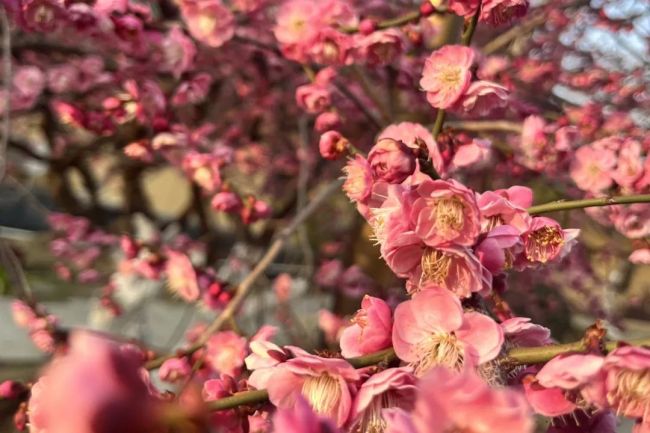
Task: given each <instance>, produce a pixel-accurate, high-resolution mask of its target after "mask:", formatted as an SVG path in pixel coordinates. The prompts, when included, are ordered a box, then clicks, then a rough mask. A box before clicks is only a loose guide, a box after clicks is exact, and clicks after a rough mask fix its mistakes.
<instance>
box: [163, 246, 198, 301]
mask: <svg viewBox="0 0 650 433" xmlns="http://www.w3.org/2000/svg"><path fill="white" fill-rule="evenodd" d="M165 274H166V276H167V285H168V287H169V290H171V291H172V293H174V294H176V295H178V296H180V297H181V298H183V299H184V300H185V301H187V302H192V301H196V300H197V299H198V298H199V296H200V295H201V291H200V289H199V286H198V283H197V277H196V271H195V270H194V266H193V265H192V262H191V261H190V259H189V257H187V256H186V255H185V254H183V253H179V252H176V251H173V250H168V251H167V262H166V264H165Z"/></svg>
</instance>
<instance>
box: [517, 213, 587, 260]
mask: <svg viewBox="0 0 650 433" xmlns="http://www.w3.org/2000/svg"><path fill="white" fill-rule="evenodd" d="M578 233H579V231H577V230H563V229H562V227H561V226H560V224H559V223H558V222H557V221H555V220H553V219H551V218H546V217H535V218H533V219H532V221H531V223H530V228H529V229H528V231H527V232H526V233H524V234H523V235H522V240H523V243H524V253H525V256H526V258H527V259H528V260H529V261H531V262H540V263H546V262H548V261H551V260H553V259H555V258H556V257H561V256H562V255H563V254H565V253H566V252H568V250H569V249H570V248H571V246H572V245H573V240H574V239H575V238H576V237H577V236H578Z"/></svg>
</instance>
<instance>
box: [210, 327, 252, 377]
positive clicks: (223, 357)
mask: <svg viewBox="0 0 650 433" xmlns="http://www.w3.org/2000/svg"><path fill="white" fill-rule="evenodd" d="M247 348H248V345H247V343H246V339H245V338H244V337H242V336H240V335H238V334H237V333H236V332H233V331H222V332H218V333H216V334H214V335H212V336H211V337H210V339H209V340H208V342H207V344H206V354H205V358H206V361H207V363H208V364H209V365H210V367H212V368H213V369H214V370H215V371H217V372H219V373H221V374H227V375H229V376H232V377H237V376H238V375H239V373H240V372H241V368H242V366H243V365H244V358H245V357H246V355H247V354H248V353H247V350H248V349H247Z"/></svg>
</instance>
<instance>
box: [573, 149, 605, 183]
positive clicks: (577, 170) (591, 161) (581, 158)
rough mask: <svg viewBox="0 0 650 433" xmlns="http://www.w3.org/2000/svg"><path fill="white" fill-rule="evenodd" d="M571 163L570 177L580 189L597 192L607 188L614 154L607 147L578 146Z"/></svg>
mask: <svg viewBox="0 0 650 433" xmlns="http://www.w3.org/2000/svg"><path fill="white" fill-rule="evenodd" d="M574 158H575V159H574V161H573V163H572V164H571V178H572V179H573V181H574V182H575V183H576V185H578V187H579V188H580V189H582V190H585V191H588V192H592V193H598V192H600V191H603V190H606V189H607V188H609V187H610V186H611V185H612V183H613V179H612V173H613V170H614V167H615V166H616V154H615V153H614V152H613V151H611V150H609V149H596V148H594V147H593V146H591V145H588V146H582V147H580V148H579V149H578V150H577V151H576V152H575V154H574Z"/></svg>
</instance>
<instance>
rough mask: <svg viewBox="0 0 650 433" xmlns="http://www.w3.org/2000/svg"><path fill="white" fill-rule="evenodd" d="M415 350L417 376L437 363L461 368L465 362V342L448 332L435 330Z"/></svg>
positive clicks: (414, 366)
mask: <svg viewBox="0 0 650 433" xmlns="http://www.w3.org/2000/svg"><path fill="white" fill-rule="evenodd" d="M415 350H416V353H417V355H418V360H417V361H416V362H414V363H413V364H412V366H413V370H414V372H415V375H416V376H422V375H423V374H424V373H426V372H427V371H428V370H429V369H430V368H431V367H435V366H437V365H442V366H445V367H448V368H452V369H455V370H460V369H461V368H462V367H463V363H464V362H465V353H464V352H465V350H464V346H463V343H462V342H460V341H458V338H457V337H456V335H454V334H449V333H446V332H434V333H433V334H431V335H429V336H428V337H427V338H425V339H424V340H422V341H420V342H419V343H418V344H417V346H416V348H415Z"/></svg>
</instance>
